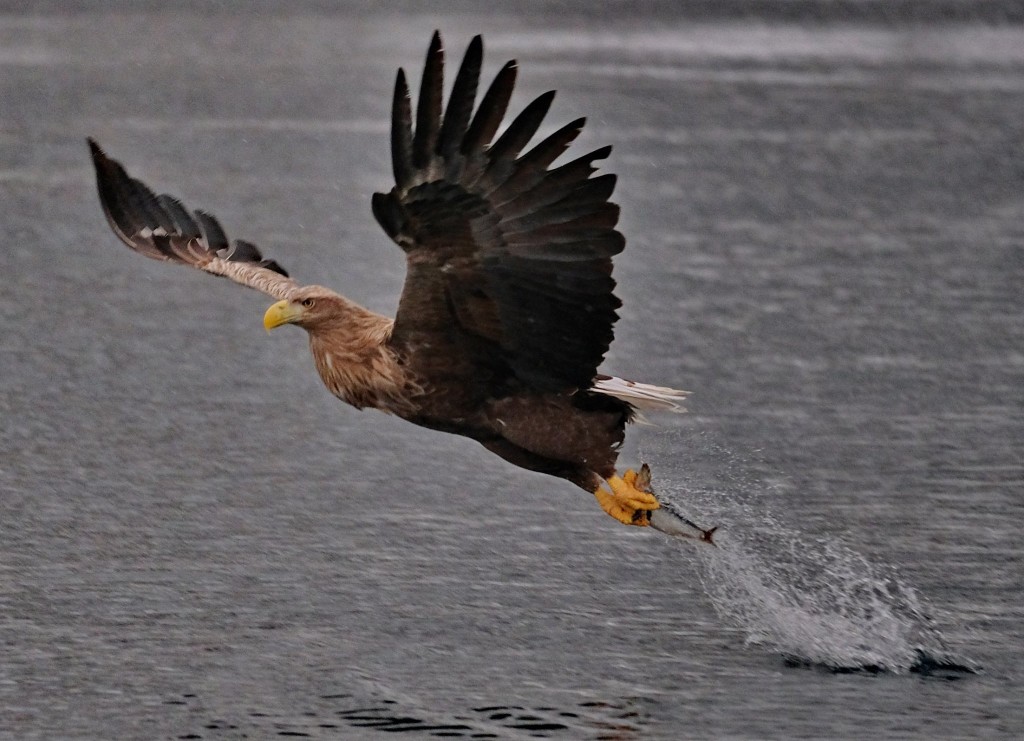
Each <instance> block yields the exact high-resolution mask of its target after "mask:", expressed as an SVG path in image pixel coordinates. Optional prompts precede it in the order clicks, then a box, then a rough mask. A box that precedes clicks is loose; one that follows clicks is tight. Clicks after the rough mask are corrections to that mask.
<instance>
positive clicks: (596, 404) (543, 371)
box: [90, 34, 669, 491]
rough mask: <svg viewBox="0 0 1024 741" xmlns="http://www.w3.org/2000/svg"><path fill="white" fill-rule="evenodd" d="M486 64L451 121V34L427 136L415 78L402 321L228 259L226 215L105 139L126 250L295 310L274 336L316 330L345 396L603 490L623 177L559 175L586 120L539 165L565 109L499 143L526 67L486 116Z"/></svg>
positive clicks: (524, 122) (500, 89) (456, 93)
mask: <svg viewBox="0 0 1024 741" xmlns="http://www.w3.org/2000/svg"><path fill="white" fill-rule="evenodd" d="M482 54H483V47H482V42H481V41H480V38H479V37H477V38H475V39H474V40H473V42H472V43H471V44H470V46H469V49H468V51H467V52H466V56H465V58H464V60H463V63H462V66H461V68H460V70H459V73H458V75H457V77H456V81H455V83H454V86H453V89H452V93H451V95H450V97H449V100H448V105H447V107H444V106H443V105H442V89H443V78H444V51H443V49H442V47H441V42H440V37H439V36H437V35H436V34H435V36H434V39H433V41H432V43H431V46H430V50H429V51H428V54H427V62H426V66H425V69H424V73H423V79H422V84H421V87H420V92H419V97H418V104H417V106H416V112H415V127H414V126H413V110H412V104H411V100H410V96H409V91H408V87H407V84H406V78H405V74H404V72H402V71H399V73H398V78H397V80H396V83H395V92H394V107H393V112H392V134H391V150H392V163H393V170H394V176H395V187H394V188H393V189H392V190H391V191H390V192H389V193H386V194H384V193H377V194H375V195H374V197H373V213H374V216H375V217H376V218H377V220H378V221H379V222H380V224H381V226H382V227H383V228H384V230H385V232H386V233H387V234H388V235H389V236H390V237H391V238H392V239H393V240H394V241H395V242H396V243H397V244H398V245H399V246H400V247H401V248H402V250H403V251H404V252H405V254H406V264H407V277H406V282H405V287H404V289H403V292H402V296H401V300H400V303H399V307H398V312H397V315H396V317H395V319H394V320H391V319H389V318H387V317H384V316H381V315H379V314H375V313H373V312H370V311H368V310H367V309H365V308H363V307H360V306H358V305H357V304H355V303H353V302H351V301H349V300H348V299H346V298H344V297H343V296H340V295H339V294H337V293H335V292H333V291H331V290H329V289H326V288H322V287H320V286H305V287H303V286H299V285H298V284H297V283H295V282H294V281H293V280H292V279H291V278H289V277H287V274H286V273H285V272H284V270H283V269H282V268H281V267H280V265H278V264H277V263H276V262H274V261H272V260H265V259H264V258H263V257H262V255H261V254H260V252H259V250H258V249H257V248H256V247H255V246H253V245H251V244H249V243H247V242H235V243H233V245H232V244H229V242H228V240H227V237H226V236H225V235H224V232H223V230H222V229H221V228H220V225H219V224H218V223H217V221H216V220H215V219H214V218H213V217H212V216H210V215H209V214H206V213H204V212H201V211H196V212H193V213H191V214H190V213H189V212H188V210H187V209H186V208H185V207H184V206H183V205H182V204H181V203H180V202H179V201H178V200H177V199H175V198H173V197H171V196H167V195H156V194H154V193H153V192H152V191H150V190H149V188H147V187H146V186H145V185H144V184H143V183H142V182H141V181H139V180H136V179H134V178H132V177H131V176H129V175H128V174H127V173H126V172H125V170H124V168H123V167H121V165H120V164H119V163H117V162H116V161H114V160H112V159H110V158H109V157H107V156H106V155H105V154H104V153H103V151H102V150H101V149H100V148H99V146H98V145H96V144H95V142H92V141H90V146H91V147H92V154H93V161H94V164H95V166H96V173H97V182H98V187H99V192H100V200H101V203H102V205H103V208H104V212H105V214H106V216H107V220H108V222H109V223H110V225H111V227H112V228H113V230H114V232H115V234H117V236H118V237H119V238H120V239H121V240H122V241H124V242H125V243H126V244H127V245H128V246H129V247H131V248H132V249H134V250H136V251H137V252H140V253H141V254H144V255H147V256H149V257H153V258H156V259H162V260H168V261H172V262H178V263H182V264H186V265H190V266H192V267H195V268H199V269H201V270H204V271H206V272H209V273H212V274H215V275H221V276H224V277H227V278H229V279H231V280H233V281H235V282H237V283H241V284H243V285H246V286H249V287H251V288H255V289H257V290H261V291H263V292H265V293H267V294H269V295H271V296H274V297H275V298H278V299H280V301H279V302H278V304H275V305H274V306H272V307H271V309H270V310H268V313H267V318H265V323H267V326H268V328H270V327H272V326H277V325H279V324H283V323H292V324H297V325H299V326H301V327H303V328H304V329H306V330H307V332H308V333H309V341H310V350H311V352H312V354H313V358H314V362H315V364H316V368H317V371H318V373H319V374H320V377H321V378H322V379H323V382H324V384H325V385H326V387H327V388H328V389H329V390H330V391H331V393H332V394H334V395H335V396H337V397H339V398H341V399H343V400H344V401H346V402H348V403H349V404H351V405H353V406H355V407H358V408H375V409H380V410H382V411H384V412H388V413H391V414H395V415H398V416H400V417H402V418H404V419H407V420H409V421H410V422H414V423H416V424H419V425H422V426H425V427H429V428H432V429H437V430H444V431H446V432H452V433H457V434H461V435H466V436H468V437H471V438H473V439H476V440H478V441H480V442H481V443H482V444H483V445H484V446H486V447H487V448H488V449H489V450H491V451H493V452H494V453H496V454H497V455H500V456H501V457H503V458H505V459H506V460H508V461H510V462H512V463H514V464H516V465H519V466H522V467H524V468H529V469H531V470H536V471H542V472H545V473H549V474H552V475H556V476H561V477H563V478H566V479H568V480H570V481H573V482H574V483H576V484H578V485H579V486H582V487H584V488H586V489H588V490H590V491H595V490H596V489H597V487H598V486H599V485H600V483H601V480H602V479H606V478H609V477H611V476H613V475H614V473H615V459H616V456H617V452H618V448H619V446H620V445H621V443H622V441H623V436H624V428H625V425H626V423H627V422H629V421H630V419H631V417H632V412H633V409H632V406H631V405H630V403H629V401H628V399H629V398H631V397H630V391H629V388H630V387H629V386H628V383H627V382H623V383H622V384H618V385H616V384H612V385H611V386H609V385H607V384H604V385H603V386H602V388H600V389H594V388H593V384H594V382H595V378H596V376H597V367H598V365H599V364H600V362H601V361H602V359H603V357H604V354H605V353H606V351H607V350H608V346H609V343H610V342H611V340H612V337H613V331H612V327H613V324H614V322H615V320H616V318H617V315H616V309H617V308H618V307H619V305H620V303H619V300H618V299H617V298H616V296H615V294H614V288H615V281H614V280H613V279H612V277H611V273H612V257H613V256H614V255H615V254H617V253H618V252H620V251H621V250H622V248H623V246H624V244H625V241H624V239H623V238H622V235H621V234H620V233H619V232H618V231H616V230H615V225H616V222H617V220H618V213H619V211H618V207H617V206H616V205H615V204H613V203H611V202H610V201H609V198H610V196H611V193H612V190H613V188H614V185H615V177H614V176H613V175H603V176H598V177H592V175H593V173H594V172H595V169H596V168H595V166H594V162H595V161H596V160H600V159H603V158H604V157H607V155H608V153H609V151H610V148H609V147H604V148H601V149H598V150H595V151H593V152H590V153H589V154H586V155H584V156H582V157H578V158H576V159H574V160H572V161H570V162H568V163H566V164H563V165H560V166H557V167H551V165H552V163H553V162H554V161H555V160H556V159H557V158H558V157H559V156H560V155H561V154H562V153H563V152H564V151H565V150H566V149H567V148H568V147H569V145H570V144H571V143H572V141H573V140H574V139H575V138H576V136H577V135H578V134H579V132H580V130H581V129H582V126H583V123H584V122H583V119H579V120H576V121H573V122H571V123H570V124H568V125H566V126H563V127H562V128H560V129H558V130H557V131H555V132H554V133H552V134H551V135H549V136H548V137H547V138H546V139H544V140H543V141H541V142H540V143H539V144H537V145H536V146H535V147H534V148H533V149H531V150H529V151H527V152H526V153H525V154H524V153H523V150H524V148H525V147H526V145H527V144H528V143H529V141H530V140H531V139H532V138H533V136H534V135H535V133H536V132H537V130H538V128H539V127H540V125H541V123H542V121H543V118H544V116H545V114H546V113H547V111H548V108H549V107H550V105H551V101H552V98H553V96H554V93H546V94H544V95H542V96H540V97H539V98H537V99H536V100H534V101H533V102H532V103H531V104H529V105H528V106H527V107H526V108H525V109H524V110H523V111H522V112H521V113H520V114H519V115H518V116H517V117H516V118H515V119H514V120H513V121H512V122H511V123H510V124H509V125H508V126H507V128H506V129H505V130H504V132H503V133H502V134H501V136H499V137H498V139H497V140H496V141H494V142H493V143H492V142H491V140H492V138H493V137H494V136H495V134H496V133H497V131H498V129H499V127H500V125H501V122H502V119H503V118H504V115H505V111H506V110H507V108H508V103H509V100H510V97H511V95H512V90H513V87H514V84H515V77H516V73H517V67H516V65H515V63H514V62H509V63H508V64H506V65H505V66H504V67H503V68H502V69H501V71H500V72H499V73H498V76H497V77H496V79H495V80H494V82H493V83H492V85H491V86H490V88H489V89H488V90H487V91H486V93H485V94H484V96H483V99H482V102H481V104H480V106H479V107H478V108H477V109H476V110H475V112H474V104H475V100H476V93H477V87H478V79H479V74H480V67H481V63H482ZM613 380H617V379H613ZM629 383H631V382H629ZM609 388H610V389H612V391H614V393H610V392H609V391H608V390H607V389H609ZM644 388H645V389H647V390H648V392H649V393H650V392H651V390H652V389H653V390H654V393H655V395H657V393H658V391H659V389H657V387H644ZM660 391H669V390H666V389H660Z"/></svg>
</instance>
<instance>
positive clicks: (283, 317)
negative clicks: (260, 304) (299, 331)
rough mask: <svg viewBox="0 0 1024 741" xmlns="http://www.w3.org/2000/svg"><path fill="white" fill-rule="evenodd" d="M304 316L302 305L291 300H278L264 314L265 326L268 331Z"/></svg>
mask: <svg viewBox="0 0 1024 741" xmlns="http://www.w3.org/2000/svg"><path fill="white" fill-rule="evenodd" d="M301 316H302V307H301V306H299V305H297V304H293V303H292V302H291V301H278V302H277V303H276V304H272V305H271V306H270V308H269V309H267V313H266V314H264V315H263V328H264V329H266V330H267V331H268V332H269V331H270V330H272V329H274V327H280V326H281V325H282V324H292V323H294V322H295V321H296V320H297V319H298V318H299V317H301Z"/></svg>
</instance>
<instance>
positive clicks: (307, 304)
mask: <svg viewBox="0 0 1024 741" xmlns="http://www.w3.org/2000/svg"><path fill="white" fill-rule="evenodd" d="M315 303H316V302H315V301H314V300H313V299H311V298H304V299H302V305H303V306H305V307H306V308H307V309H308V308H310V307H311V306H312V305H313V304H315Z"/></svg>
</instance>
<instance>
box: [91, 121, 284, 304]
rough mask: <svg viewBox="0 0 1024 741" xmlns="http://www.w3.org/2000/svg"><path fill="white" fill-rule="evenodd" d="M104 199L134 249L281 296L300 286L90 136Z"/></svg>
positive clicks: (112, 225) (113, 222) (108, 214)
mask: <svg viewBox="0 0 1024 741" xmlns="http://www.w3.org/2000/svg"><path fill="white" fill-rule="evenodd" d="M89 149H90V150H91V152H92V161H93V164H94V165H95V167H96V184H97V187H98V188H99V193H100V203H101V204H102V206H103V213H104V214H106V217H107V222H108V223H109V224H110V228H111V229H113V230H114V234H116V235H117V236H118V237H119V238H120V240H121V241H122V242H124V243H125V244H126V245H128V246H129V247H130V248H131V249H133V250H134V251H135V252H138V253H139V254H142V255H145V256H146V257H152V258H153V259H155V260H168V261H170V262H176V263H180V264H182V265H191V266H192V267H194V268H198V269H200V270H205V271H206V272H207V273H212V274H214V275H221V276H224V277H225V278H229V279H230V280H233V281H235V282H236V283H241V284H242V285H244V286H248V287H249V288H255V289H256V290H257V291H262V292H263V293H266V294H269V295H271V296H273V297H275V298H278V299H286V298H288V297H289V296H290V295H291V293H292V291H293V290H294V289H295V288H296V287H297V286H296V283H295V281H293V280H292V279H291V278H289V277H288V273H286V272H285V271H284V269H283V268H282V267H281V266H280V265H278V264H277V263H276V262H275V261H273V260H265V259H263V255H261V254H260V251H259V250H258V249H257V248H256V246H255V245H253V244H250V243H249V242H243V241H242V240H235V242H234V243H229V242H228V238H227V236H226V235H225V234H224V230H223V229H222V228H221V226H220V224H219V223H218V221H217V220H216V219H215V218H214V217H213V216H211V215H210V214H208V213H206V212H205V211H195V212H193V213H191V214H190V213H189V212H188V209H186V208H185V206H184V205H183V204H182V203H181V201H179V200H178V199H176V198H174V197H172V196H169V195H166V194H164V195H156V194H155V193H153V191H151V190H150V189H149V188H148V187H147V186H146V184H145V183H143V182H141V181H139V180H136V179H135V178H133V177H131V176H130V175H129V174H128V173H127V172H125V169H124V167H122V166H121V163H120V162H118V161H117V160H113V159H111V158H110V157H108V156H107V155H106V154H105V153H104V152H103V150H102V149H100V146H99V145H98V144H97V143H96V142H95V141H93V140H92V139H89Z"/></svg>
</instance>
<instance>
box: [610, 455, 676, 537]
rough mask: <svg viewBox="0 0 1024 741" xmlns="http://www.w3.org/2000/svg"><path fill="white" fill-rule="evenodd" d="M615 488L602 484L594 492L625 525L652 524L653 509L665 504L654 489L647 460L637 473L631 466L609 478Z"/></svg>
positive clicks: (643, 525)
mask: <svg viewBox="0 0 1024 741" xmlns="http://www.w3.org/2000/svg"><path fill="white" fill-rule="evenodd" d="M608 486H609V487H610V488H611V491H608V490H607V489H605V488H604V487H600V488H599V489H598V490H597V491H595V492H594V497H595V498H596V499H597V503H598V504H600V505H601V509H603V510H604V511H605V512H607V513H608V514H609V515H611V516H612V517H614V518H615V519H616V520H618V521H619V522H621V523H623V524H625V525H638V526H640V527H646V526H647V525H650V524H651V518H650V513H651V510H655V509H658V508H659V507H661V504H660V503H659V502H658V499H657V497H655V496H654V494H653V493H651V469H650V468H649V467H648V466H647V464H646V463H645V464H644V465H643V466H641V467H640V472H639V473H637V472H636V471H634V470H633V469H629V470H628V471H626V472H625V473H623V474H622V476H621V478H620V477H619V476H612V477H611V478H610V479H608Z"/></svg>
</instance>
